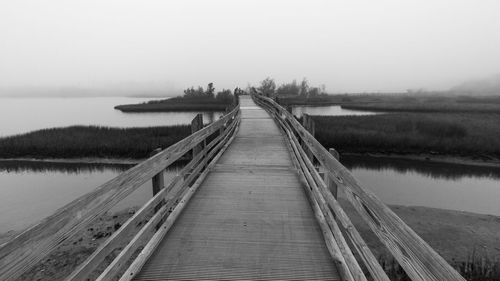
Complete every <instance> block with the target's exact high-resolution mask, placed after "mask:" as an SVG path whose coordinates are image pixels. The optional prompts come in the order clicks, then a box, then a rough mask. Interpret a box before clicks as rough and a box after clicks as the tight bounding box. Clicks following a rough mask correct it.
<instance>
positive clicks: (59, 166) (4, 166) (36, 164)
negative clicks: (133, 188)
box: [0, 160, 133, 174]
mask: <svg viewBox="0 0 500 281" xmlns="http://www.w3.org/2000/svg"><path fill="white" fill-rule="evenodd" d="M132 166H133V164H100V163H62V162H46V161H43V162H42V161H19V160H0V172H7V173H23V172H36V173H46V172H62V173H66V174H80V173H93V172H103V171H105V170H108V171H113V172H117V173H121V172H123V171H126V170H127V169H129V168H131V167H132Z"/></svg>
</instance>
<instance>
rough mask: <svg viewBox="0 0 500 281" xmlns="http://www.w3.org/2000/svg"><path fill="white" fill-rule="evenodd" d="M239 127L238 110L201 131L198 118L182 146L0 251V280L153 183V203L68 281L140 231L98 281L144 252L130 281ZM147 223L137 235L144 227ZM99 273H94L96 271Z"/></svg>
mask: <svg viewBox="0 0 500 281" xmlns="http://www.w3.org/2000/svg"><path fill="white" fill-rule="evenodd" d="M239 123H240V112H239V106H236V107H235V108H234V109H233V110H232V111H231V112H229V113H227V114H226V115H224V116H223V117H222V118H221V119H219V120H217V121H215V122H213V123H212V124H210V125H208V126H206V127H204V128H203V121H202V120H201V115H200V117H197V118H195V119H194V120H193V123H192V128H193V131H194V132H193V133H192V134H191V135H190V136H188V137H186V138H185V139H183V140H181V141H179V142H178V143H176V144H174V145H172V146H170V147H168V148H166V149H165V150H163V151H161V152H159V153H157V154H155V155H154V156H152V157H151V158H149V159H147V160H145V161H144V162H142V163H140V164H138V165H136V166H135V167H133V168H131V169H129V170H127V171H125V172H123V173H122V174H120V175H118V176H117V177H116V178H114V179H112V180H110V181H108V182H106V183H105V184H103V185H101V186H100V187H98V188H96V189H95V190H94V191H92V192H90V193H87V194H85V195H83V196H81V197H80V198H78V199H76V200H74V201H73V202H71V203H69V204H67V205H66V206H64V207H62V208H60V209H59V210H57V211H56V212H55V213H54V214H53V215H51V216H49V217H47V218H45V219H44V220H42V221H41V222H39V223H38V224H36V225H34V226H32V227H31V228H29V229H27V230H25V231H24V232H22V233H21V234H20V235H18V236H16V237H15V238H14V239H13V240H11V241H9V242H7V243H6V244H4V245H2V246H1V248H0V280H2V281H4V280H15V279H17V278H18V277H20V276H21V275H22V274H23V273H24V272H26V271H28V270H29V269H30V268H32V267H33V266H34V265H36V264H37V263H39V262H40V261H41V260H42V259H43V258H44V257H46V256H47V255H48V254H50V253H51V252H52V251H53V250H55V249H56V248H57V247H58V246H60V245H61V244H62V243H63V242H65V241H67V240H68V239H70V238H71V237H72V236H74V235H75V234H77V233H78V232H81V231H84V230H85V229H86V227H87V226H88V225H89V224H90V223H91V222H93V221H94V220H95V219H96V218H98V217H99V216H102V215H103V214H104V213H105V212H106V211H108V210H110V209H111V208H112V207H113V206H114V205H116V204H117V203H118V202H119V201H121V200H122V199H124V198H125V197H127V196H128V195H129V194H131V193H132V192H133V191H134V190H136V189H137V188H138V187H140V186H141V185H143V184H144V183H145V182H147V181H149V180H151V179H152V182H153V198H151V199H150V200H149V201H148V202H147V203H146V204H145V205H144V206H143V207H142V208H141V209H140V210H138V211H137V212H136V213H135V214H134V216H133V217H131V218H130V219H129V220H128V221H127V222H126V223H124V224H123V225H122V226H121V227H120V228H119V229H118V231H116V232H115V233H113V235H112V236H110V237H109V238H108V239H107V240H106V241H105V242H103V244H101V245H100V246H99V247H98V248H97V250H96V251H94V252H93V253H92V255H91V256H90V257H89V258H88V259H87V260H86V261H85V262H83V263H82V264H81V265H80V266H79V267H78V268H77V269H76V270H75V271H74V272H73V273H72V274H71V275H70V276H69V277H68V278H67V280H87V276H89V274H91V273H93V271H94V270H95V269H96V268H97V267H98V266H100V265H101V263H102V262H103V261H104V259H105V258H106V257H107V256H108V255H109V254H111V253H112V252H113V251H114V250H115V249H116V248H117V247H118V245H122V244H123V243H124V239H126V238H127V237H130V236H131V235H133V234H134V231H138V232H137V234H135V236H134V237H133V238H132V240H131V241H130V242H129V243H128V244H127V246H126V247H125V248H124V249H123V250H122V251H121V252H120V254H119V255H118V256H117V257H116V258H115V259H114V260H113V262H112V263H111V264H110V265H109V266H108V267H107V268H106V269H105V270H104V272H102V273H101V274H100V275H99V277H98V280H111V279H113V278H115V277H116V276H117V274H120V273H122V272H123V271H124V270H125V269H126V268H125V266H126V264H127V263H128V262H130V258H131V257H132V255H133V254H134V252H136V251H138V249H139V248H140V247H144V249H143V250H142V251H141V252H140V254H139V256H137V257H136V258H135V259H134V261H133V263H132V265H131V266H130V267H129V268H128V269H126V275H125V277H124V278H123V279H124V280H129V279H131V278H132V277H133V276H134V273H135V272H137V269H140V267H141V266H142V264H144V261H145V259H146V258H147V257H148V256H149V255H150V254H151V252H152V250H153V249H154V248H155V246H156V245H157V244H158V242H159V241H160V240H161V238H162V237H163V236H164V235H165V233H166V232H167V231H168V229H169V228H170V226H171V225H172V223H173V221H174V220H175V219H176V218H177V216H178V215H179V213H180V212H181V211H182V209H183V208H184V206H185V205H186V203H187V202H188V200H189V199H190V198H191V196H192V195H193V194H194V192H195V191H196V189H197V188H198V186H199V185H200V184H201V182H202V181H203V179H204V178H205V177H206V175H207V173H208V171H209V169H210V167H211V166H213V165H214V163H215V162H216V161H217V159H218V158H219V157H220V156H221V155H222V153H223V152H224V150H225V149H226V148H227V147H228V145H229V144H230V143H231V141H232V140H233V139H234V136H235V132H236V131H237V129H238V126H239ZM191 151H193V157H192V160H191V161H190V162H189V163H188V164H186V166H185V167H184V168H183V169H182V170H181V171H180V172H178V174H177V176H175V177H174V178H173V179H172V180H171V182H170V183H169V184H168V186H166V187H164V182H163V171H164V170H165V169H166V168H167V167H168V166H169V165H171V164H172V163H174V162H175V161H176V160H178V159H179V158H181V157H182V156H184V155H186V154H189V153H191ZM145 220H147V223H146V224H145V225H143V226H142V228H141V229H140V230H137V227H136V226H137V225H138V224H139V223H140V222H143V221H145ZM94 274H95V272H94Z"/></svg>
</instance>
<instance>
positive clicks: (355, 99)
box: [278, 93, 500, 113]
mask: <svg viewBox="0 0 500 281" xmlns="http://www.w3.org/2000/svg"><path fill="white" fill-rule="evenodd" d="M278 101H279V103H280V104H282V105H311V106H321V105H331V104H337V105H341V106H342V108H345V109H354V110H366V111H379V112H441V113H443V112H452V113H453V112H470V113H500V96H498V95H497V96H456V95H445V94H443V93H441V94H435V93H432V94H430V93H421V94H405V93H399V94H349V95H346V94H343V95H322V96H317V97H302V96H286V97H278Z"/></svg>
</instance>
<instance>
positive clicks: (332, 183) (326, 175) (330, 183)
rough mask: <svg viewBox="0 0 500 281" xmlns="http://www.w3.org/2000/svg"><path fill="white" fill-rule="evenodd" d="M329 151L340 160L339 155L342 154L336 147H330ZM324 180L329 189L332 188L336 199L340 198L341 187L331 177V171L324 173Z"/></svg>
mask: <svg viewBox="0 0 500 281" xmlns="http://www.w3.org/2000/svg"><path fill="white" fill-rule="evenodd" d="M328 152H329V153H330V155H332V156H333V157H334V158H335V159H336V160H337V161H339V157H340V156H339V153H338V152H337V151H336V150H335V149H333V148H330V149H329V150H328ZM322 168H323V167H322ZM323 169H324V168H323ZM323 181H324V182H325V184H326V186H327V187H328V190H330V192H331V193H332V195H333V197H335V199H337V198H338V194H339V188H338V185H337V184H336V183H335V181H334V180H332V179H331V178H330V173H328V172H325V173H324V177H323Z"/></svg>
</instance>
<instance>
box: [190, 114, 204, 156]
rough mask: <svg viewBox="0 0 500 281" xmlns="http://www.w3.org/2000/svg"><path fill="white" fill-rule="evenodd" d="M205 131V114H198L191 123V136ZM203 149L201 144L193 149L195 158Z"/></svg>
mask: <svg viewBox="0 0 500 281" xmlns="http://www.w3.org/2000/svg"><path fill="white" fill-rule="evenodd" d="M201 129H203V114H201V113H199V114H197V115H196V116H195V117H194V118H193V120H192V121H191V134H194V133H196V132H197V131H199V130H201ZM202 149H203V143H199V144H198V145H197V146H195V147H194V148H193V158H194V157H195V156H196V154H198V153H200V151H201V150H202Z"/></svg>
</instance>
